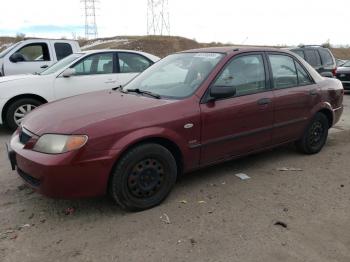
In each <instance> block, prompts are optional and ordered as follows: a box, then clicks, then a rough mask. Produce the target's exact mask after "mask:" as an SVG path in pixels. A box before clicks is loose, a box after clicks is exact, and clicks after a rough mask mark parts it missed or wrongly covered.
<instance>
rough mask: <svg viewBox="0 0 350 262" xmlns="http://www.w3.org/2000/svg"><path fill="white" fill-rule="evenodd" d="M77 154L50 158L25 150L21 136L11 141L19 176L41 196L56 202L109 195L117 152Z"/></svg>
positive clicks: (77, 152) (11, 150) (11, 149)
mask: <svg viewBox="0 0 350 262" xmlns="http://www.w3.org/2000/svg"><path fill="white" fill-rule="evenodd" d="M85 151H86V152H83V151H79V150H78V151H75V152H68V153H64V154H57V155H49V154H43V153H39V152H35V151H32V150H29V149H23V144H21V143H20V142H19V139H18V134H16V133H15V134H14V135H13V136H12V138H11V142H10V148H9V155H10V154H11V155H12V159H14V160H12V161H11V163H15V167H16V170H17V172H18V174H19V176H20V177H21V178H22V179H23V180H24V181H25V183H26V184H28V185H29V186H30V187H32V188H33V189H35V190H36V191H38V192H39V193H41V194H43V195H45V196H49V197H55V198H79V197H93V196H99V195H104V194H106V191H107V185H108V179H109V175H110V173H111V170H112V167H113V164H114V161H115V154H116V152H115V151H98V152H87V150H85Z"/></svg>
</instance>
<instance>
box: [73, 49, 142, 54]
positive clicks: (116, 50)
mask: <svg viewBox="0 0 350 262" xmlns="http://www.w3.org/2000/svg"><path fill="white" fill-rule="evenodd" d="M108 52H131V53H139V54H142V53H144V52H142V51H135V50H127V49H92V50H81V51H80V52H79V53H82V54H95V53H108Z"/></svg>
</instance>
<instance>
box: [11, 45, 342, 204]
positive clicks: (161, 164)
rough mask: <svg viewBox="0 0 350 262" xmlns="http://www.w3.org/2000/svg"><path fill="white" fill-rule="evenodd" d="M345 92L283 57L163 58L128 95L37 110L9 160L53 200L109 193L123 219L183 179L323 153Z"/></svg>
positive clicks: (89, 97)
mask: <svg viewBox="0 0 350 262" xmlns="http://www.w3.org/2000/svg"><path fill="white" fill-rule="evenodd" d="M343 93H344V90H343V87H342V84H341V82H340V81H339V80H336V79H330V78H323V77H321V76H320V75H319V74H318V73H317V72H316V71H315V70H314V69H313V68H312V67H311V66H310V65H309V64H307V63H306V62H305V61H304V60H302V59H301V58H299V57H297V56H295V55H294V54H293V53H291V52H288V51H282V50H279V49H266V48H254V49H247V48H239V49H235V48H230V47H223V48H207V49H198V50H189V51H185V52H181V53H176V54H172V55H169V56H168V57H166V58H164V59H162V60H161V61H159V62H158V63H156V64H155V65H153V66H152V67H150V68H149V69H147V70H146V71H144V72H143V73H142V74H140V75H139V76H138V77H136V78H135V79H134V80H133V81H131V82H130V83H129V84H127V85H126V86H124V87H119V88H114V89H112V90H107V91H101V92H93V93H88V94H85V95H81V96H76V97H71V98H68V99H64V100H61V101H57V102H53V103H49V104H47V105H43V106H41V107H39V108H38V109H36V110H34V111H33V112H31V113H30V114H28V115H27V116H26V118H25V119H24V121H23V122H22V125H21V127H20V128H19V129H18V130H17V131H16V132H15V133H14V134H13V136H12V138H11V142H10V145H9V156H10V160H11V164H12V166H13V168H14V169H17V171H18V174H19V175H20V176H21V177H22V178H23V179H24V181H26V182H27V183H28V184H29V185H30V186H32V187H33V188H35V189H37V191H39V192H40V193H42V194H44V195H47V196H52V197H62V198H71V197H90V196H97V195H103V194H106V193H109V194H110V195H111V196H112V197H113V198H114V199H115V201H116V202H117V203H118V204H119V205H120V206H121V207H122V208H125V209H128V210H143V209H147V208H151V207H153V206H155V205H158V204H159V203H161V202H162V201H163V200H164V199H165V197H166V196H167V195H168V194H169V192H170V191H171V189H172V187H173V186H174V184H175V181H176V178H177V176H178V175H179V174H180V173H186V172H189V171H192V170H195V169H198V168H202V167H205V166H208V165H213V164H216V163H219V162H223V161H227V160H230V159H234V158H237V157H240V156H243V155H247V154H251V153H255V152H257V151H263V150H266V149H269V148H272V147H276V146H279V145H282V144H286V143H291V142H295V143H296V145H297V148H299V149H300V150H301V151H302V152H304V153H306V154H314V153H317V152H319V151H320V150H321V149H322V147H323V146H324V144H325V142H326V140H327V135H328V129H329V128H330V127H332V126H333V125H334V124H335V123H336V122H337V121H338V120H339V118H340V116H341V114H342V111H343V106H342V101H343Z"/></svg>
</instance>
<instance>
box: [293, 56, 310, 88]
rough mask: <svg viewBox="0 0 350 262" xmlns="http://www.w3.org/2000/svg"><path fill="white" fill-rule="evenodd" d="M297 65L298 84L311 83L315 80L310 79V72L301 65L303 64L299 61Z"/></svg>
mask: <svg viewBox="0 0 350 262" xmlns="http://www.w3.org/2000/svg"><path fill="white" fill-rule="evenodd" d="M295 65H296V68H297V73H298V85H300V86H304V85H311V84H312V83H313V82H312V80H311V79H310V77H309V75H308V73H307V72H306V71H305V70H304V68H302V67H301V65H300V64H299V63H298V62H295Z"/></svg>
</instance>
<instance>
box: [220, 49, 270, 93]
mask: <svg viewBox="0 0 350 262" xmlns="http://www.w3.org/2000/svg"><path fill="white" fill-rule="evenodd" d="M214 86H222V87H232V88H235V89H236V96H241V95H248V94H253V93H257V92H259V91H262V90H265V68H264V62H263V57H262V55H259V54H252V55H244V56H240V57H237V58H233V59H232V60H231V61H230V62H229V63H228V64H227V65H226V66H225V69H224V70H223V71H222V72H221V74H220V75H219V77H218V78H217V79H216V81H215V83H214Z"/></svg>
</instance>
